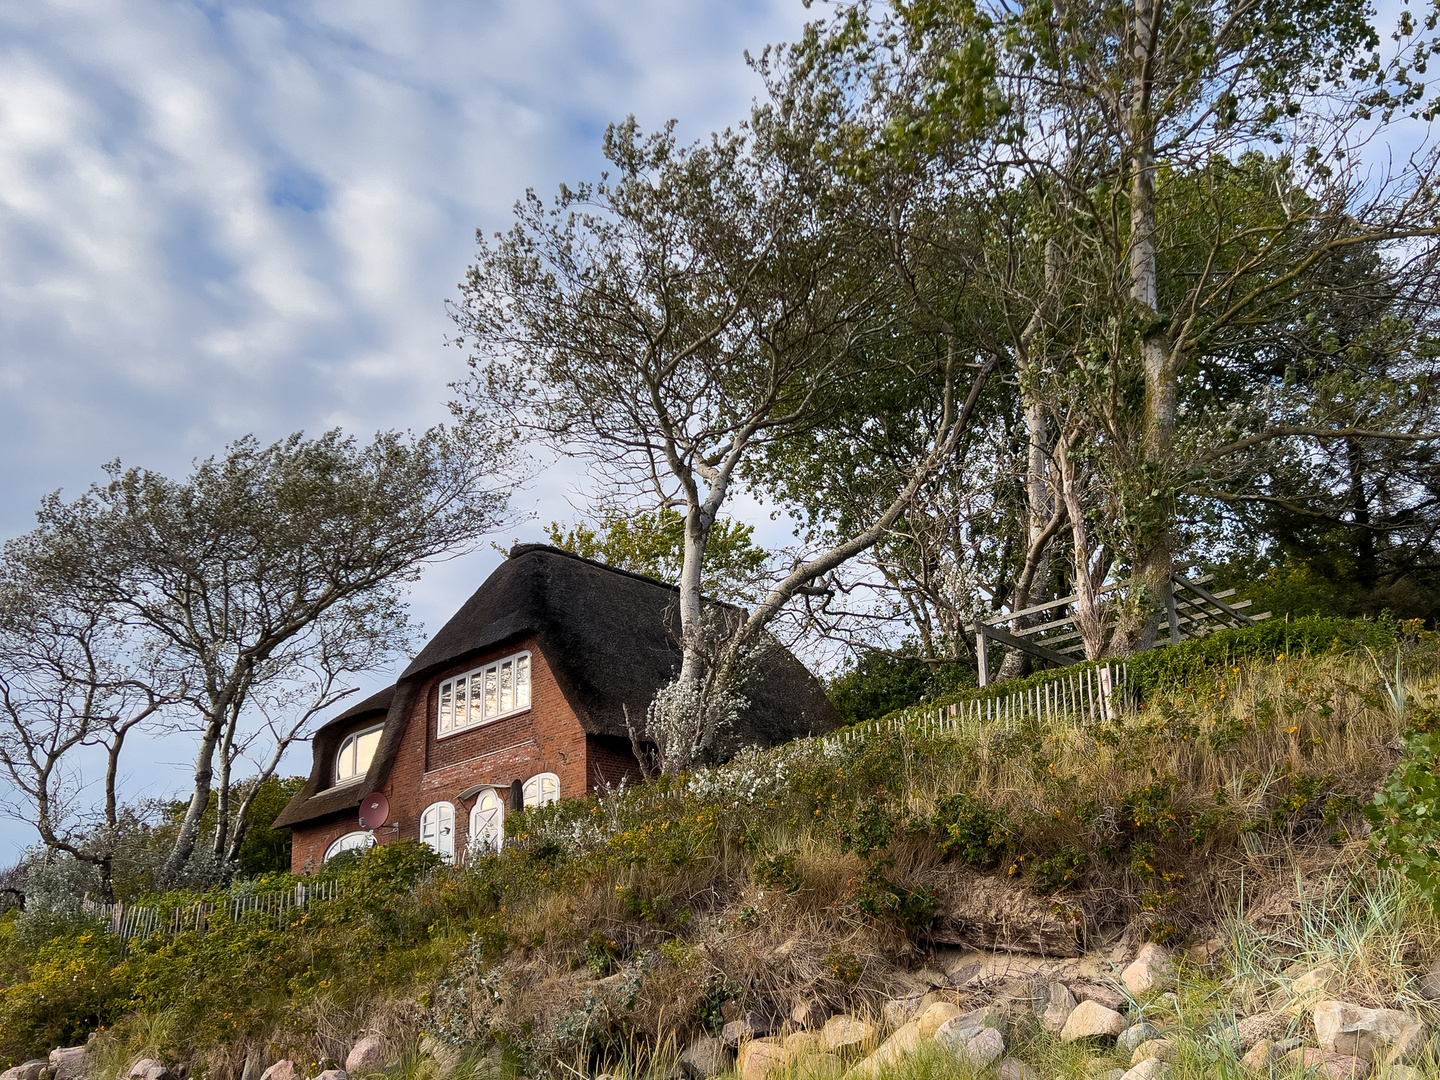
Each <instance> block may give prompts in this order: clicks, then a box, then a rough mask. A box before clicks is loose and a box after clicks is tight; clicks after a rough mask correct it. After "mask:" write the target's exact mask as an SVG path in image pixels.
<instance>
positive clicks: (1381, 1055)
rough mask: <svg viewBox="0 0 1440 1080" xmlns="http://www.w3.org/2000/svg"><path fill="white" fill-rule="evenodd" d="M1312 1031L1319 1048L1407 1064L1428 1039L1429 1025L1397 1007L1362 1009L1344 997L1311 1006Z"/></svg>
mask: <svg viewBox="0 0 1440 1080" xmlns="http://www.w3.org/2000/svg"><path fill="white" fill-rule="evenodd" d="M1314 1018H1315V1035H1316V1041H1317V1042H1318V1043H1319V1044H1320V1048H1321V1049H1322V1050H1328V1051H1329V1052H1330V1053H1332V1054H1342V1055H1348V1056H1350V1057H1358V1058H1364V1059H1365V1060H1366V1061H1369V1062H1377V1061H1378V1062H1381V1063H1383V1064H1389V1063H1391V1062H1395V1063H1399V1064H1408V1063H1409V1062H1411V1061H1413V1060H1414V1059H1415V1058H1417V1057H1419V1056H1420V1054H1421V1052H1423V1051H1424V1049H1425V1047H1426V1045H1427V1044H1428V1043H1429V1041H1430V1032H1429V1029H1428V1028H1427V1027H1426V1026H1425V1025H1424V1024H1423V1023H1422V1022H1421V1021H1419V1020H1416V1019H1415V1018H1414V1017H1413V1016H1410V1015H1409V1014H1408V1013H1403V1012H1400V1011H1399V1010H1398V1009H1366V1008H1363V1007H1362V1006H1359V1005H1351V1004H1350V1003H1349V1002H1345V1001H1322V1002H1320V1004H1318V1005H1316V1006H1315V1013H1314Z"/></svg>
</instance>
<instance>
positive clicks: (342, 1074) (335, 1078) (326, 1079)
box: [315, 1069, 350, 1080]
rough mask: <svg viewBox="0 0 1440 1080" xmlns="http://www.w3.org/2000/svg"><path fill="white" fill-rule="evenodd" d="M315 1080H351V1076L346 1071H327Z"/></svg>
mask: <svg viewBox="0 0 1440 1080" xmlns="http://www.w3.org/2000/svg"><path fill="white" fill-rule="evenodd" d="M315 1080H350V1074H349V1073H347V1072H346V1071H345V1070H344V1069H326V1070H325V1071H324V1072H322V1073H321V1074H320V1075H319V1076H317V1077H315Z"/></svg>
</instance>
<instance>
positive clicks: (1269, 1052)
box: [1240, 1039, 1279, 1072]
mask: <svg viewBox="0 0 1440 1080" xmlns="http://www.w3.org/2000/svg"><path fill="white" fill-rule="evenodd" d="M1278 1056H1279V1055H1278V1054H1276V1053H1275V1044H1274V1043H1272V1042H1271V1041H1270V1040H1269V1039H1260V1040H1258V1041H1257V1042H1256V1043H1255V1045H1254V1046H1252V1047H1250V1049H1249V1050H1247V1051H1245V1056H1244V1057H1242V1058H1241V1059H1240V1064H1241V1065H1243V1066H1245V1068H1247V1069H1251V1070H1254V1071H1255V1072H1267V1071H1268V1070H1269V1068H1270V1062H1272V1061H1273V1060H1275V1058H1276V1057H1278Z"/></svg>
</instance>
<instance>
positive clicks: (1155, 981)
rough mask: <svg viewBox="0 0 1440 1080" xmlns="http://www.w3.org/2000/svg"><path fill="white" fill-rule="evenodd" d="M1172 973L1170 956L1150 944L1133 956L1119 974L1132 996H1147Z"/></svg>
mask: <svg viewBox="0 0 1440 1080" xmlns="http://www.w3.org/2000/svg"><path fill="white" fill-rule="evenodd" d="M1173 971H1174V965H1172V964H1171V962H1170V954H1169V953H1168V952H1166V951H1165V950H1164V949H1162V948H1161V947H1160V946H1159V945H1156V944H1155V943H1154V942H1151V943H1150V944H1148V945H1144V946H1142V947H1141V949H1140V951H1139V952H1138V953H1136V954H1135V959H1134V960H1132V961H1131V962H1130V966H1129V967H1127V968H1126V969H1125V970H1124V971H1122V972H1121V973H1120V981H1121V982H1123V983H1124V984H1125V988H1126V989H1127V990H1129V991H1130V993H1132V994H1149V993H1151V992H1153V991H1155V990H1158V989H1159V988H1160V986H1161V984H1162V983H1164V982H1165V981H1166V980H1167V979H1168V978H1169V977H1170V975H1171V974H1172V973H1173Z"/></svg>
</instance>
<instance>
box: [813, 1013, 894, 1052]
mask: <svg viewBox="0 0 1440 1080" xmlns="http://www.w3.org/2000/svg"><path fill="white" fill-rule="evenodd" d="M916 1030H919V1024H918V1023H917V1024H916ZM874 1041H875V1027H874V1025H872V1024H871V1023H869V1022H868V1021H865V1020H861V1019H860V1018H859V1017H858V1016H851V1015H850V1014H849V1013H842V1014H841V1015H839V1016H832V1017H831V1018H830V1019H829V1020H826V1021H825V1026H824V1027H823V1028H821V1029H820V1048H821V1049H822V1050H824V1051H826V1052H827V1053H831V1054H843V1053H845V1052H847V1051H854V1050H859V1049H861V1048H863V1047H865V1046H867V1045H869V1044H870V1043H872V1042H874Z"/></svg>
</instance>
